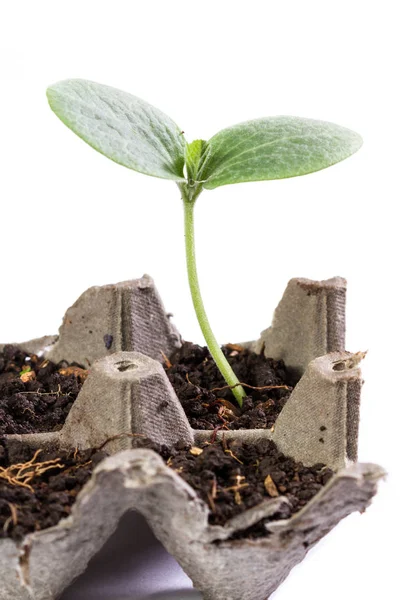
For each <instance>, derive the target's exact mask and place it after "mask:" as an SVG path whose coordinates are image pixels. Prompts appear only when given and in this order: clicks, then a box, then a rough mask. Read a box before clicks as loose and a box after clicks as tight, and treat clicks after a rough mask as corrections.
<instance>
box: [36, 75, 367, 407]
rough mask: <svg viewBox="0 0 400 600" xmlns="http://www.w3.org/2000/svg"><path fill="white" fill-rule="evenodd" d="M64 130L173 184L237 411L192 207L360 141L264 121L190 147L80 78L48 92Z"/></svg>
mask: <svg viewBox="0 0 400 600" xmlns="http://www.w3.org/2000/svg"><path fill="white" fill-rule="evenodd" d="M47 97H48V100H49V104H50V106H51V108H52V110H53V111H54V112H55V114H56V115H57V116H58V117H59V118H60V119H61V121H62V122H63V123H65V125H67V127H69V128H70V129H71V130H72V131H74V132H75V133H76V134H77V135H78V136H79V137H80V138H82V139H83V140H84V141H85V142H87V143H88V144H89V145H90V146H92V147H93V148H94V149H95V150H97V151H98V152H100V153H101V154H104V155H105V156H107V157H108V158H110V159H111V160H113V161H115V162H117V163H118V164H120V165H123V166H125V167H128V168H129V169H133V170H134V171H138V172H140V173H144V174H146V175H152V176H153V177H160V178H163V179H170V180H172V181H175V182H176V183H177V184H178V187H179V189H180V192H181V196H182V200H183V206H184V214H185V238H186V262H187V272H188V278H189V285H190V291H191V295H192V299H193V305H194V308H195V311H196V315H197V319H198V321H199V324H200V327H201V330H202V332H203V335H204V338H205V340H206V342H207V345H208V347H209V350H210V353H211V355H212V356H213V358H214V360H215V362H216V364H217V366H218V368H219V370H220V371H221V374H222V375H223V377H224V379H225V380H226V382H227V384H228V385H229V386H232V391H233V393H234V395H235V398H236V400H237V402H238V404H239V406H242V403H243V398H244V397H245V396H246V392H245V391H244V389H243V387H242V386H241V385H240V383H239V381H238V378H237V377H236V375H235V373H234V372H233V370H232V368H231V366H230V365H229V363H228V361H227V360H226V358H225V356H224V354H223V353H222V351H221V348H220V346H219V344H218V342H217V340H216V338H215V336H214V333H213V331H212V329H211V326H210V323H209V321H208V318H207V314H206V311H205V308H204V304H203V300H202V297H201V293H200V287H199V280H198V275H197V268H196V255H195V243H194V207H195V203H196V201H197V198H198V197H199V195H200V193H201V192H202V191H203V190H212V189H214V188H217V187H220V186H222V185H227V184H231V183H240V182H245V181H262V180H268V179H285V178H288V177H295V176H298V175H305V174H307V173H312V172H314V171H319V170H320V169H324V168H326V167H329V166H331V165H333V164H335V163H337V162H340V161H341V160H343V159H345V158H347V157H348V156H350V155H352V154H353V153H354V152H356V151H357V150H358V149H359V148H360V146H361V144H362V140H361V138H360V136H359V135H358V134H356V133H354V132H353V131H350V130H349V129H346V128H344V127H340V126H338V125H335V124H333V123H327V122H324V121H315V120H312V119H304V118H299V117H285V116H279V117H267V118H262V119H256V120H253V121H247V122H244V123H239V124H238V125H234V126H233V127H228V128H227V129H223V130H222V131H220V132H219V133H217V134H216V135H214V136H213V137H212V138H211V139H210V140H208V141H205V140H195V141H193V142H191V143H187V142H186V140H185V138H184V136H183V131H182V130H181V129H180V128H179V127H178V126H177V125H176V124H175V123H174V121H172V120H171V119H170V118H169V117H168V116H167V115H165V114H164V113H162V112H161V111H159V110H158V109H157V108H155V107H153V106H151V105H150V104H148V103H147V102H145V101H143V100H141V99H140V98H137V97H135V96H132V95H131V94H128V93H126V92H123V91H120V90H117V89H114V88H111V87H108V86H105V85H101V84H98V83H94V82H91V81H85V80H80V79H70V80H66V81H61V82H59V83H56V84H55V85H53V86H51V87H49V88H48V90H47Z"/></svg>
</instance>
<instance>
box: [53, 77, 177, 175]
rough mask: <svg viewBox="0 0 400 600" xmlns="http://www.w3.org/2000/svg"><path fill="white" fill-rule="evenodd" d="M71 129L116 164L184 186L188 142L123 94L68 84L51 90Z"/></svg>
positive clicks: (155, 113) (57, 111)
mask: <svg viewBox="0 0 400 600" xmlns="http://www.w3.org/2000/svg"><path fill="white" fill-rule="evenodd" d="M47 97H48V100H49V104H50V107H51V108H52V110H53V111H54V112H55V114H56V115H57V116H58V117H59V118H60V119H61V121H62V122H63V123H65V125H67V127H69V128H70V129H72V131H73V132H74V133H76V134H77V135H78V136H79V137H80V138H82V139H83V140H84V141H85V142H87V143H88V144H89V145H90V146H92V147H93V148H94V149H95V150H98V152H100V153H101V154H104V156H107V157H108V158H110V159H111V160H113V161H115V162H116V163H118V164H120V165H123V166H125V167H128V168H129V169H133V170H134V171H139V172H140V173H145V174H146V175H152V176H154V177H161V178H163V179H172V180H174V181H184V180H185V179H184V175H183V166H184V153H185V139H184V137H183V135H182V132H181V130H180V129H179V127H178V126H177V125H176V124H175V123H174V122H173V121H172V120H171V119H170V118H169V117H167V115H165V114H164V113H162V112H161V111H160V110H158V109H157V108H155V107H154V106H151V105H150V104H148V103H147V102H144V101H143V100H141V99H140V98H136V96H132V95H131V94H128V93H126V92H122V91H121V90H117V89H115V88H112V87H109V86H106V85H101V84H99V83H94V82H92V81H85V80H83V79H68V80H66V81H60V82H59V83H56V84H54V85H52V86H50V87H49V88H48V90H47Z"/></svg>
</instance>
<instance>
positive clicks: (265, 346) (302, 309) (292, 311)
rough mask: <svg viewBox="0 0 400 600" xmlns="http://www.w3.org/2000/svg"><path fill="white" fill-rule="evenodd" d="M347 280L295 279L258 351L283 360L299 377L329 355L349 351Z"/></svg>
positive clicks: (262, 337)
mask: <svg viewBox="0 0 400 600" xmlns="http://www.w3.org/2000/svg"><path fill="white" fill-rule="evenodd" d="M345 307H346V280H345V279H343V278H342V277H333V278H332V279H327V280H325V281H312V280H310V279H302V278H295V279H291V280H290V281H289V283H288V286H287V288H286V290H285V293H284V295H283V297H282V300H281V301H280V303H279V304H278V306H277V308H276V309H275V313H274V318H273V321H272V325H271V327H269V328H268V329H266V330H265V331H263V332H262V334H261V337H260V339H259V340H258V341H257V342H256V343H255V345H254V349H255V351H256V352H258V353H260V352H263V351H264V354H265V356H272V357H273V358H275V359H280V358H281V359H283V360H284V361H285V364H286V366H287V367H288V368H289V369H290V370H291V371H292V372H293V374H294V375H296V376H301V375H302V374H303V373H304V371H305V369H306V368H307V365H308V363H309V362H310V361H311V360H313V359H314V358H317V357H318V356H323V355H324V354H328V353H329V352H336V351H343V350H345Z"/></svg>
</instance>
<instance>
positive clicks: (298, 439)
mask: <svg viewBox="0 0 400 600" xmlns="http://www.w3.org/2000/svg"><path fill="white" fill-rule="evenodd" d="M345 293H346V284H345V281H344V280H343V279H341V278H333V279H330V280H327V281H323V282H316V281H310V280H306V279H292V280H291V281H290V282H289V284H288V286H287V289H286V291H285V293H284V296H283V298H282V300H281V302H280V303H279V305H278V307H277V309H276V311H275V315H274V319H273V323H272V326H271V327H270V328H269V329H267V330H266V331H264V332H263V333H262V334H261V337H260V339H259V340H257V341H256V342H252V343H249V344H247V346H248V347H250V348H252V349H254V350H255V351H257V352H264V353H265V355H266V356H273V358H275V359H280V358H283V359H284V360H285V362H286V365H287V367H288V369H289V371H290V372H291V373H292V374H293V377H295V378H296V379H299V378H300V379H299V381H298V383H297V385H296V386H295V388H294V390H293V392H292V394H291V396H290V398H289V400H288V401H287V403H286V405H285V407H284V409H283V410H282V412H281V413H280V415H279V416H278V418H277V421H276V423H275V426H274V427H273V429H272V430H239V431H229V432H226V433H225V434H224V435H225V436H226V439H232V438H233V439H235V438H236V439H237V438H239V439H242V440H244V441H247V442H249V443H253V442H256V441H258V440H260V439H272V440H273V441H274V442H275V443H276V444H277V446H278V448H279V449H280V450H281V451H282V452H284V453H285V454H287V455H290V456H292V457H293V458H294V459H295V460H299V461H302V462H303V463H304V464H306V465H312V464H315V463H324V464H326V465H327V466H329V467H331V468H332V469H334V471H335V475H334V477H333V478H332V479H331V481H330V482H329V483H328V484H327V485H326V486H325V487H324V488H323V489H322V490H321V491H320V492H319V493H318V494H317V495H316V496H315V497H314V498H313V500H311V501H310V502H309V503H308V504H307V505H306V506H305V507H304V508H303V509H302V510H301V511H300V512H298V513H296V514H295V515H293V516H292V517H291V518H290V519H287V520H276V521H273V522H270V523H268V524H267V526H266V536H265V538H262V539H256V540H251V539H245V538H244V539H240V540H237V539H233V537H234V534H235V533H236V532H239V531H244V530H246V529H248V528H249V527H251V526H252V525H254V524H256V523H258V522H259V521H261V520H263V519H265V518H267V517H270V516H273V515H274V514H276V513H278V512H279V510H280V508H281V506H282V504H284V503H285V502H287V500H286V499H285V498H284V497H281V498H275V499H270V500H265V501H264V502H263V503H262V504H260V505H258V506H256V507H254V508H252V509H249V510H246V511H245V512H243V513H242V514H241V515H239V516H237V517H235V518H233V519H231V520H230V521H228V522H227V523H226V524H225V526H224V527H220V526H211V525H209V524H208V516H209V509H208V507H207V506H206V504H205V503H204V502H202V501H201V500H200V498H199V497H198V496H197V494H196V492H195V491H194V490H193V489H192V488H191V487H190V486H189V485H187V484H186V483H185V482H184V481H183V480H182V479H181V478H180V477H179V475H177V474H176V473H175V472H174V471H172V470H171V469H169V468H168V467H167V466H166V465H165V464H164V462H163V461H162V459H161V458H160V457H159V456H158V455H157V454H156V453H155V452H153V451H151V450H143V449H129V448H131V445H132V437H130V436H132V435H144V436H146V437H148V438H150V439H151V440H153V441H154V442H157V443H159V444H165V445H167V446H172V445H174V444H175V443H176V442H183V443H185V444H196V443H200V442H201V441H204V440H206V439H209V438H210V435H211V433H212V432H210V431H198V430H193V429H192V428H191V427H190V425H189V423H188V420H187V418H186V416H185V414H184V411H183V409H182V406H181V404H180V402H179V400H178V398H177V396H176V394H175V392H174V390H173V388H172V386H171V384H170V382H169V380H168V378H167V376H166V374H165V372H164V369H163V366H162V362H163V360H164V357H165V356H167V357H169V356H171V355H172V353H173V352H174V350H175V349H176V348H178V347H179V346H180V345H181V338H180V336H179V334H178V332H177V330H176V329H175V327H174V326H173V325H172V324H171V323H170V319H169V316H168V315H167V314H166V313H165V310H164V308H163V305H162V303H161V300H160V298H159V296H158V293H157V291H156V290H155V287H154V284H153V282H152V280H151V279H150V278H149V277H148V276H145V277H143V278H142V279H139V280H135V281H131V282H124V283H122V284H116V285H112V286H104V287H96V288H90V289H89V290H88V291H87V292H85V293H84V294H83V295H82V296H81V298H80V299H79V300H78V301H77V302H76V303H75V304H74V306H73V307H71V308H70V309H69V310H68V311H67V313H66V315H65V317H64V321H63V324H62V326H61V328H60V332H59V336H50V337H46V338H42V339H40V340H33V341H32V342H27V343H25V344H19V346H21V348H23V349H26V350H28V351H30V352H35V353H38V354H40V355H42V356H43V357H45V358H50V359H52V360H55V361H56V362H57V361H59V360H62V359H65V360H68V361H69V362H73V361H75V362H78V363H80V364H83V365H84V366H88V367H89V376H88V378H87V379H86V381H85V383H84V384H83V386H82V389H81V391H80V393H79V395H78V398H77V400H76V401H75V402H74V405H73V407H72V409H71V411H70V413H69V415H68V417H67V420H66V422H65V425H64V426H63V428H62V429H61V431H58V432H51V433H39V434H28V435H10V436H6V444H7V446H8V451H9V454H10V457H11V458H12V456H13V453H14V452H15V451H16V450H17V449H18V447H19V445H20V444H24V445H29V446H31V448H32V449H38V448H42V447H43V446H49V445H51V446H54V447H59V448H76V447H77V448H81V449H84V448H89V447H99V446H100V445H102V444H103V443H104V442H105V441H106V440H110V441H109V443H108V444H107V450H108V451H109V452H111V453H112V454H113V456H111V457H110V458H107V459H106V460H105V461H103V462H102V463H101V464H100V465H99V466H98V467H97V468H96V469H95V471H94V474H93V476H92V477H91V479H90V481H89V482H88V483H87V484H86V486H85V487H84V488H83V489H82V491H81V492H80V494H79V495H78V497H77V501H76V503H75V505H74V506H73V508H72V512H71V515H70V516H69V517H68V518H67V519H64V520H62V521H61V522H60V523H59V524H58V525H57V526H56V527H52V528H49V529H46V530H43V531H40V532H36V533H33V534H30V535H28V536H26V537H25V539H24V540H23V541H22V542H20V543H16V542H14V541H13V540H11V539H5V540H1V541H0V581H1V588H0V600H11V599H13V600H25V599H29V600H53V599H56V598H57V597H58V596H59V594H61V592H62V591H63V590H64V589H65V588H66V587H67V586H68V585H69V584H70V583H71V582H72V580H73V579H75V578H76V577H77V576H78V575H79V574H81V573H82V572H83V571H84V570H85V568H86V565H87V563H88V561H89V560H90V559H91V558H92V557H93V556H94V554H96V553H97V552H98V550H99V549H100V548H101V547H102V545H103V544H104V543H105V542H106V540H107V539H108V538H109V537H110V536H111V535H112V533H113V532H114V530H115V529H116V527H117V524H118V521H119V520H120V518H121V516H122V515H123V514H124V513H125V512H126V511H127V510H136V511H138V512H139V513H141V514H143V515H144V517H145V518H146V519H147V521H148V522H149V524H150V526H151V527H152V529H153V531H154V533H155V535H156V536H157V538H158V539H159V540H160V541H161V542H162V543H163V545H164V546H165V547H166V549H167V550H168V551H169V552H170V553H171V554H172V555H173V556H174V557H175V558H176V560H177V561H178V562H179V563H180V564H181V566H182V567H183V569H184V570H185V571H186V573H187V574H188V576H189V577H190V578H191V579H192V581H193V583H194V585H195V587H196V588H197V589H199V590H201V591H202V592H203V595H204V599H205V600H266V599H267V598H268V597H269V596H270V594H271V593H272V592H273V591H274V590H275V589H276V588H277V587H278V586H279V584H280V583H281V582H282V581H283V580H284V579H285V578H286V577H287V575H288V574H289V572H290V570H291V569H292V568H293V566H295V565H296V564H297V563H299V562H300V561H301V560H302V559H303V558H304V556H305V555H306V554H307V552H308V550H309V549H310V548H311V547H313V546H314V545H315V544H316V543H317V542H318V541H319V540H320V539H321V538H322V537H323V536H324V535H325V534H326V533H328V532H329V531H330V530H331V529H332V528H333V527H334V526H335V525H336V524H337V523H338V522H339V521H340V520H341V519H342V518H344V517H345V516H347V515H348V514H350V513H351V512H353V511H356V510H358V511H361V512H362V511H364V510H365V508H366V507H367V506H368V504H369V503H370V500H371V498H372V496H373V495H374V494H375V492H376V486H377V481H378V480H379V479H380V478H381V477H383V475H384V471H383V469H382V468H381V467H379V466H377V465H373V464H361V463H357V462H356V460H357V439H358V421H359V404H360V391H361V383H362V380H361V372H360V368H359V361H360V354H352V353H349V352H346V351H345V350H344V340H345ZM110 342H111V343H110ZM127 434H128V435H127ZM219 435H220V434H219Z"/></svg>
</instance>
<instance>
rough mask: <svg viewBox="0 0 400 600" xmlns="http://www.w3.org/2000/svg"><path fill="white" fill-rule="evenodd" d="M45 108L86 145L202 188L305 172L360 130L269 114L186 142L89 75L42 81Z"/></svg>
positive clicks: (347, 149) (340, 150)
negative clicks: (47, 105) (49, 82)
mask: <svg viewBox="0 0 400 600" xmlns="http://www.w3.org/2000/svg"><path fill="white" fill-rule="evenodd" d="M47 95H48V99H49V103H50V106H51V108H52V109H53V111H54V112H55V113H56V115H57V116H58V117H59V118H60V119H61V121H63V123H65V125H67V127H69V128H70V129H72V131H74V132H75V133H76V134H77V135H78V136H79V137H80V138H82V139H83V140H84V141H85V142H87V143H88V144H89V145H90V146H92V147H93V148H95V149H96V150H98V151H99V152H101V154H104V155H105V156H107V157H108V158H111V160H113V161H115V162H117V163H119V164H121V165H124V166H125V167H128V168H129V169H133V170H134V171H139V172H140V173H145V174H146V175H152V176H154V177H161V178H163V179H172V180H173V181H176V182H178V183H179V182H185V181H186V178H185V174H184V165H185V164H186V175H187V179H188V180H190V181H192V182H194V183H199V184H200V185H201V187H202V188H204V189H209V190H211V189H214V188H216V187H219V186H222V185H227V184H231V183H240V182H245V181H261V180H267V179H283V178H287V177H295V176H297V175H305V174H306V173H312V172H313V171H318V170H320V169H324V168H326V167H329V166H330V165H333V164H335V163H337V162H339V161H341V160H343V159H345V158H347V157H348V156H350V155H351V154H353V153H354V152H356V150H358V149H359V147H360V146H361V144H362V140H361V138H360V136H359V135H358V134H356V133H354V132H353V131H350V130H349V129H346V128H344V127H340V126H338V125H335V124H333V123H326V122H324V121H315V120H312V119H302V118H298V117H268V118H264V119H256V120H253V121H247V122H245V123H239V124H238V125H234V126H233V127H228V128H227V129H223V130H222V131H220V132H219V133H217V134H216V135H214V136H213V137H212V138H211V139H210V140H209V141H208V142H206V141H204V140H195V141H194V142H192V143H191V144H187V143H186V141H185V139H184V135H183V132H182V130H181V129H180V128H179V127H178V126H177V125H176V124H175V123H174V122H173V121H172V120H171V119H170V118H169V117H168V116H167V115H165V114H164V113H163V112H161V111H160V110H158V109H157V108H155V107H154V106H151V104H148V103H147V102H144V101H143V100H141V99H140V98H137V97H136V96H132V95H131V94H128V93H126V92H122V91H120V90H116V89H114V88H112V87H108V86H106V85H101V84H98V83H94V82H91V81H85V80H80V79H71V80H67V81H61V82H59V83H56V84H55V85H53V86H51V87H49V89H48V91H47Z"/></svg>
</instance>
